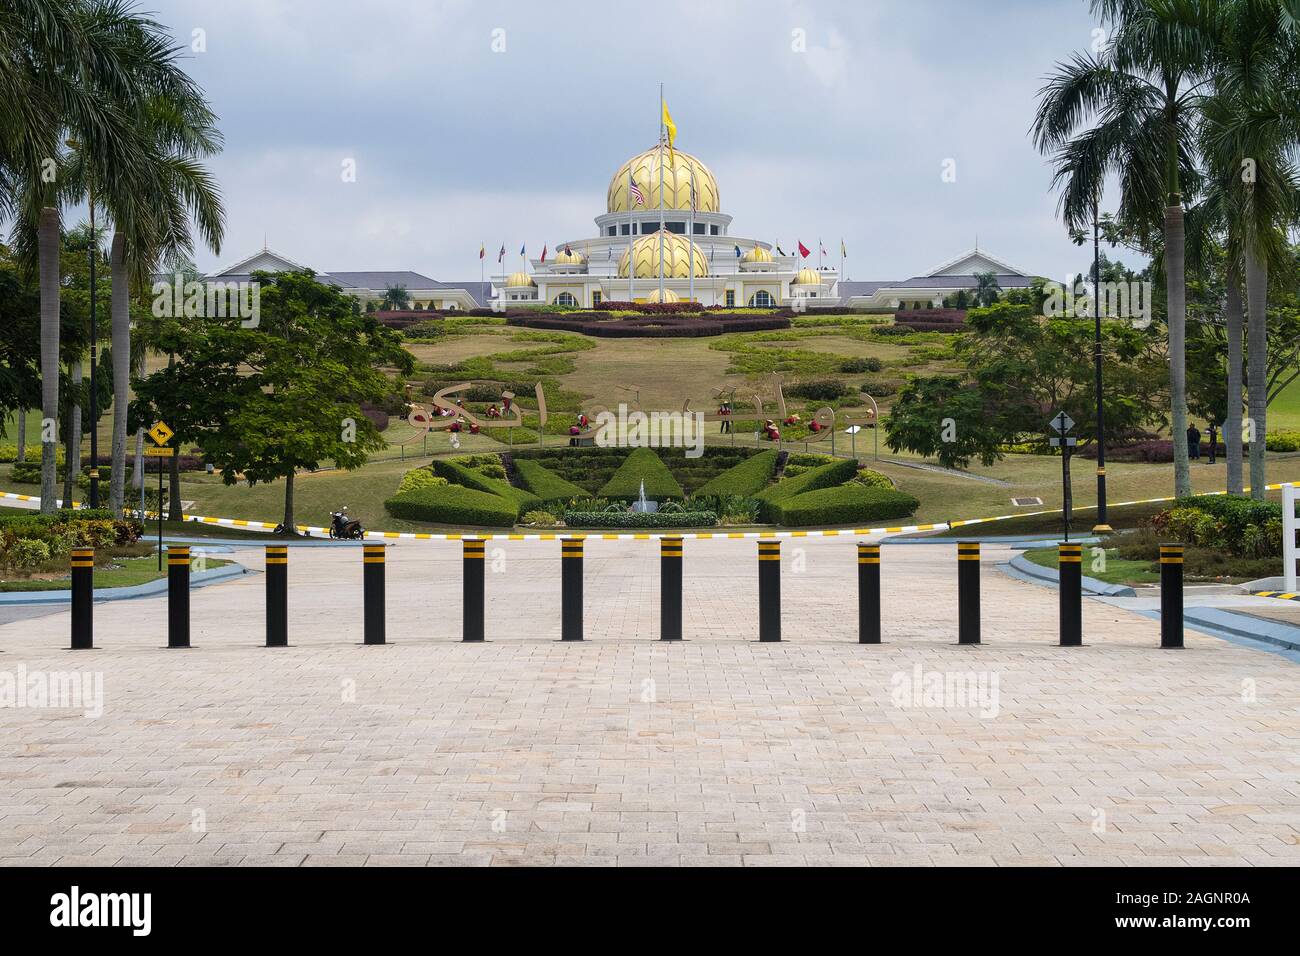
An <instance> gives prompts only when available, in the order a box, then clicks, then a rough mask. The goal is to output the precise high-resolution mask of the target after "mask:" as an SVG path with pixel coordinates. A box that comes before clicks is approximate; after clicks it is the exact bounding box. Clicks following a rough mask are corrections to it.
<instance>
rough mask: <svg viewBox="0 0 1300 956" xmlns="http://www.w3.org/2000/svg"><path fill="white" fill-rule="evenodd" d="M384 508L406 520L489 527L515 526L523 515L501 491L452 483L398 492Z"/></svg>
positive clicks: (394, 515)
mask: <svg viewBox="0 0 1300 956" xmlns="http://www.w3.org/2000/svg"><path fill="white" fill-rule="evenodd" d="M384 508H385V509H386V510H387V511H388V513H389V514H390V515H392V516H393V517H394V518H402V519H404V520H406V521H429V522H432V523H434V524H451V525H478V526H484V527H489V528H512V527H514V524H515V519H517V518H518V517H519V509H518V507H517V506H516V504H515V503H514V502H513V501H511V500H509V499H507V498H504V497H502V496H501V495H497V494H493V493H491V492H488V491H480V490H478V489H476V488H467V487H465V486H464V485H450V484H449V485H436V486H433V487H430V488H417V489H416V490H415V491H408V492H406V493H405V494H400V495H396V496H394V497H392V498H389V499H388V500H387V501H385V502H384ZM530 510H531V509H530Z"/></svg>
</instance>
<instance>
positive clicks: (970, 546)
mask: <svg viewBox="0 0 1300 956" xmlns="http://www.w3.org/2000/svg"><path fill="white" fill-rule="evenodd" d="M979 642H980V543H979V542H978V541H958V542H957V643H958V644H978V643H979Z"/></svg>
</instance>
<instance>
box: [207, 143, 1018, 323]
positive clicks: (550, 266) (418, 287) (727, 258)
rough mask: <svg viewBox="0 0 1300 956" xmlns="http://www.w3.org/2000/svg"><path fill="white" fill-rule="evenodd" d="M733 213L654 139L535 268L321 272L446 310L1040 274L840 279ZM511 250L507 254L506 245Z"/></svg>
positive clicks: (824, 293)
mask: <svg viewBox="0 0 1300 956" xmlns="http://www.w3.org/2000/svg"><path fill="white" fill-rule="evenodd" d="M661 169H662V170H663V176H662V180H663V182H662V187H663V188H662V192H661V189H660V170H661ZM692 194H693V195H694V198H695V202H694V203H692V201H691V199H692ZM661 195H662V208H661V200H660V197H661ZM731 221H732V220H731V216H730V215H728V214H727V213H724V212H723V211H722V203H721V199H720V192H719V190H718V182H717V180H716V179H715V178H714V175H713V173H712V171H711V170H710V169H709V168H708V167H707V166H705V165H704V163H702V162H701V161H700V160H699V159H697V158H696V157H694V156H692V155H690V154H689V153H685V152H682V151H681V150H679V149H678V150H672V151H669V150H668V149H667V148H662V149H661V147H659V146H655V147H652V148H650V149H648V150H646V151H645V152H643V153H639V154H637V155H636V156H633V157H632V158H631V159H629V160H628V161H627V162H625V163H624V164H623V165H622V166H620V167H619V168H618V170H617V171H616V172H615V173H614V176H613V178H612V179H611V180H610V183H609V189H608V190H607V192H606V202H605V211H604V212H603V213H601V214H600V215H598V216H597V217H596V220H595V222H596V234H595V235H594V236H590V237H587V238H580V239H565V240H561V241H560V242H558V243H556V244H555V245H554V246H550V245H549V244H548V247H547V248H548V251H549V250H554V252H553V254H548V255H547V256H546V258H544V259H543V258H536V259H531V260H528V266H527V268H528V269H529V271H523V270H521V271H517V272H512V273H506V272H502V273H500V274H498V275H496V276H493V277H492V278H491V281H488V282H478V281H475V282H442V281H439V280H437V279H432V278H429V277H428V276H425V275H421V274H420V273H418V272H411V271H353V270H346V271H338V272H318V276H319V277H320V278H321V280H322V281H325V282H330V283H333V284H334V285H337V286H339V287H340V288H341V289H342V290H343V291H344V292H346V293H348V294H349V295H353V296H355V297H356V298H358V299H360V300H361V301H363V302H369V301H376V302H377V301H379V300H381V299H383V298H384V294H385V291H386V290H387V288H389V287H391V286H402V287H404V288H405V289H406V292H407V297H408V299H409V301H410V303H411V305H412V306H413V307H414V306H418V307H419V308H422V309H444V310H447V309H460V310H464V309H472V308H482V307H487V306H489V305H491V303H492V301H493V300H496V301H498V302H504V304H505V305H507V306H509V307H516V308H517V307H521V306H523V307H526V306H528V305H530V304H536V305H543V304H547V305H568V306H575V307H579V308H599V307H600V305H601V304H602V303H605V302H626V301H635V302H658V301H660V300H661V292H660V289H661V286H662V290H663V291H662V300H663V301H668V302H676V301H690V300H694V301H697V302H699V303H701V304H702V305H706V306H709V305H718V306H726V307H768V306H785V305H789V304H790V303H792V302H794V301H795V300H797V299H802V300H805V301H806V303H807V304H808V305H809V306H814V307H815V306H820V307H827V306H837V305H838V306H846V307H852V308H866V309H880V310H882V311H883V310H890V309H907V308H931V307H938V306H940V305H941V304H942V302H943V299H944V297H945V296H947V295H949V294H951V293H954V292H956V291H958V290H959V289H971V288H974V286H975V278H974V277H975V274H976V273H983V272H992V273H994V275H996V276H997V279H998V284H999V285H1000V286H1001V288H1002V289H1004V290H1007V289H1014V288H1025V287H1027V286H1028V285H1029V284H1030V281H1031V279H1032V276H1031V275H1030V274H1027V273H1025V272H1023V271H1022V270H1020V269H1018V268H1016V267H1015V266H1012V265H1010V264H1009V263H1007V262H1004V261H1002V260H1001V259H998V258H997V257H995V256H993V255H990V254H989V253H987V252H984V251H982V250H980V249H978V248H976V249H972V250H970V251H968V252H965V253H962V254H961V255H959V256H956V257H955V258H953V259H950V260H949V261H947V262H944V263H942V264H940V265H939V266H936V267H935V268H934V269H932V270H930V271H929V272H927V273H925V274H923V275H919V276H913V277H912V278H910V279H902V280H881V281H870V282H863V281H850V280H842V279H841V277H840V275H839V270H838V269H837V268H833V267H830V266H823V267H821V268H812V267H811V266H810V265H809V264H808V263H807V261H806V260H805V259H803V258H802V257H801V256H800V255H799V253H798V250H797V249H789V250H781V249H780V248H779V247H774V246H773V245H771V244H769V243H766V242H761V241H759V240H757V239H747V238H743V237H741V236H736V235H733V234H732V233H731ZM661 223H662V230H661ZM505 257H506V258H509V257H510V253H509V252H508V251H507V252H506V253H505ZM661 263H662V265H661ZM303 268H306V267H305V266H303V265H301V264H299V263H297V262H294V261H293V260H291V259H289V258H287V257H286V256H282V255H280V254H279V253H277V252H273V251H272V250H270V249H269V248H263V249H262V251H261V252H259V253H256V254H255V255H253V256H250V257H248V258H246V259H243V260H241V261H240V262H237V263H235V264H233V265H231V266H229V267H227V268H225V269H223V270H221V271H220V272H217V273H214V274H212V275H210V276H207V277H206V278H208V279H210V280H220V281H227V282H229V281H240V280H244V279H247V278H248V275H249V273H251V272H254V271H258V270H264V271H268V272H277V271H285V270H296V269H303ZM661 271H662V281H661V277H660V273H661Z"/></svg>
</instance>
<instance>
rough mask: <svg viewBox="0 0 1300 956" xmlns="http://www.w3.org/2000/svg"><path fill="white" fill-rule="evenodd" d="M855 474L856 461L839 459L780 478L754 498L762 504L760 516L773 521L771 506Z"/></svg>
mask: <svg viewBox="0 0 1300 956" xmlns="http://www.w3.org/2000/svg"><path fill="white" fill-rule="evenodd" d="M790 457H791V458H793V457H794V456H793V455H791V456H790ZM787 467H788V466H787ZM857 473H858V463H857V462H856V461H854V460H853V459H852V458H840V459H837V460H836V461H832V462H830V463H828V464H825V465H821V466H819V467H817V468H813V469H812V470H811V471H805V472H804V473H803V474H800V475H795V476H794V477H792V478H782V479H781V480H780V481H778V482H777V483H776V484H775V485H772V486H771V487H770V488H767V489H765V490H763V491H760V492H759V493H758V494H757V495H755V496H754V497H755V498H757V499H758V500H759V502H760V503H761V504H762V508H761V509H760V515H761V517H762V518H763V520H765V521H775V520H776V518H775V510H774V507H773V506H775V505H776V504H777V503H779V502H782V501H786V500H788V499H790V498H793V497H795V496H796V495H801V494H803V493H804V492H806V491H816V490H818V489H820V488H829V487H832V486H834V485H840V484H843V483H844V482H846V481H848V480H849V479H850V478H853V477H854V476H855V475H857Z"/></svg>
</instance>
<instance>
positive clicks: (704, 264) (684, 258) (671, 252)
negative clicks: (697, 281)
mask: <svg viewBox="0 0 1300 956" xmlns="http://www.w3.org/2000/svg"><path fill="white" fill-rule="evenodd" d="M660 235H662V236H663V237H664V278H665V279H686V278H689V277H690V274H691V257H692V256H694V257H695V276H696V278H699V277H701V276H707V275H708V274H709V260H708V259H707V258H705V255H704V253H703V252H701V251H700V247H699V246H697V245H696V244H695V243H693V242H691V241H690V240H689V239H687V238H686V237H685V236H679V235H677V233H675V232H653V233H651V234H650V235H648V236H642V237H641V238H639V239H637V241H636V242H634V243H632V255H633V257H634V258H635V259H636V274H635V275H634V276H633V278H635V279H657V278H659V237H660ZM627 269H628V254H627V252H626V250H625V251H624V252H623V258H622V259H620V260H619V263H618V274H619V276H620V277H621V278H624V279H626V278H627Z"/></svg>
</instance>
